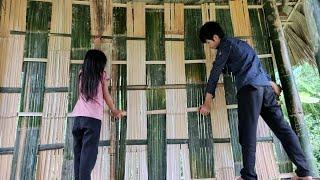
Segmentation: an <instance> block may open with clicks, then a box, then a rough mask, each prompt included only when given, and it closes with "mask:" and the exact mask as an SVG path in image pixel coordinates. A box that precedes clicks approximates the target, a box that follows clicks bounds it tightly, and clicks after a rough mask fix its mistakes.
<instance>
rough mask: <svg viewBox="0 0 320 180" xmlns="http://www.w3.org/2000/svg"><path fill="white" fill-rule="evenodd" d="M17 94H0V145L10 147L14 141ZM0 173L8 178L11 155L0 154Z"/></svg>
mask: <svg viewBox="0 0 320 180" xmlns="http://www.w3.org/2000/svg"><path fill="white" fill-rule="evenodd" d="M18 102H19V94H6V93H1V94H0V104H1V108H0V147H1V148H3V147H12V146H14V143H15V138H16V134H15V133H12V132H15V130H16V127H17V123H16V122H17V116H16V115H17V107H18ZM0 162H1V168H0V175H1V178H3V179H9V178H10V168H11V165H12V155H1V156H0Z"/></svg>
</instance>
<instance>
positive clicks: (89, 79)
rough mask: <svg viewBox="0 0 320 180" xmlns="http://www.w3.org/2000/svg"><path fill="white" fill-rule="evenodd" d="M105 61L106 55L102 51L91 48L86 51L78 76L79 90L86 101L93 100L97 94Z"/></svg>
mask: <svg viewBox="0 0 320 180" xmlns="http://www.w3.org/2000/svg"><path fill="white" fill-rule="evenodd" d="M106 63H107V57H106V55H105V54H104V53H103V52H102V51H100V50H96V49H91V50H89V51H88V52H87V53H86V56H85V58H84V62H83V65H82V69H81V73H80V76H79V79H80V82H81V83H80V92H81V94H82V95H83V98H84V99H85V100H86V101H89V100H94V98H95V96H96V95H97V89H98V85H99V83H100V82H101V79H102V75H103V71H104V68H105V66H106Z"/></svg>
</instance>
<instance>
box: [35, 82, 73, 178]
mask: <svg viewBox="0 0 320 180" xmlns="http://www.w3.org/2000/svg"><path fill="white" fill-rule="evenodd" d="M65 77H68V76H65ZM67 97H68V93H47V94H45V98H44V108H43V117H42V122H41V131H40V144H48V143H49V144H53V143H63V141H64V129H65V127H64V126H65V117H66V112H67V104H68V102H67V100H68V98H67ZM38 161H39V162H38V169H40V171H38V173H37V176H38V178H39V179H52V178H55V179H61V170H62V169H61V167H62V164H63V150H53V151H44V152H40V155H39V157H38ZM51 169H54V170H53V171H52V170H51Z"/></svg>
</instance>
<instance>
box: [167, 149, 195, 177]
mask: <svg viewBox="0 0 320 180" xmlns="http://www.w3.org/2000/svg"><path fill="white" fill-rule="evenodd" d="M167 162H170V163H167V179H168V180H175V179H191V174H190V162H189V148H188V145H186V144H183V145H181V144H180V145H167Z"/></svg>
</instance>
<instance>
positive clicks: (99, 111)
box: [71, 72, 110, 120]
mask: <svg viewBox="0 0 320 180" xmlns="http://www.w3.org/2000/svg"><path fill="white" fill-rule="evenodd" d="M109 80H110V77H109V75H108V74H107V73H106V72H103V77H102V80H101V81H100V83H99V85H98V89H97V95H96V97H95V98H94V100H89V101H86V100H85V99H84V96H83V95H82V94H81V93H80V92H79V93H80V94H79V98H78V101H77V103H76V105H75V106H74V108H73V111H72V113H71V116H72V117H76V116H84V117H91V118H95V119H99V120H102V119H103V108H104V99H103V86H104V83H106V81H109Z"/></svg>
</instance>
